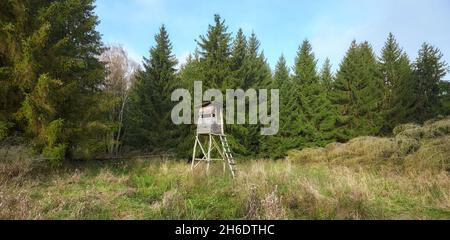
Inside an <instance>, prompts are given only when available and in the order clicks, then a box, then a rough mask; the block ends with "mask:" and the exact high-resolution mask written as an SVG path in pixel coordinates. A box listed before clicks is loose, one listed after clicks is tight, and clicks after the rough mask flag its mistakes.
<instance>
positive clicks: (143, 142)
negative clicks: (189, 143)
mask: <svg viewBox="0 0 450 240" xmlns="http://www.w3.org/2000/svg"><path fill="white" fill-rule="evenodd" d="M155 40H156V46H155V47H153V48H152V49H150V58H149V59H145V61H144V70H143V71H142V72H140V73H139V75H138V76H137V80H136V84H135V86H134V87H133V89H132V92H131V103H130V106H129V109H128V113H127V120H126V124H127V129H128V130H127V135H126V136H125V142H126V144H127V145H129V146H132V147H135V148H139V149H141V150H147V151H164V150H168V149H170V148H173V147H175V146H176V144H177V143H176V141H173V138H174V137H175V135H174V134H176V133H175V132H174V127H173V124H172V122H171V120H170V114H171V110H172V107H173V106H174V105H173V103H172V102H171V99H170V97H171V94H172V91H173V90H174V89H175V87H176V85H177V83H176V81H177V77H176V75H175V71H176V69H175V66H176V64H177V60H176V59H175V57H174V56H173V54H172V45H171V43H170V40H169V35H168V33H167V31H166V28H165V27H164V25H163V26H162V27H161V28H160V32H159V34H158V35H156V36H155Z"/></svg>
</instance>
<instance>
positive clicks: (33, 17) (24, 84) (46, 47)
mask: <svg viewBox="0 0 450 240" xmlns="http://www.w3.org/2000/svg"><path fill="white" fill-rule="evenodd" d="M2 4H4V6H3V7H2V15H1V16H2V17H5V19H4V20H5V21H2V27H1V28H0V29H1V30H0V31H1V33H0V35H2V36H5V38H3V37H2V38H1V40H0V46H1V47H0V52H1V53H0V59H1V60H0V61H1V62H2V65H1V66H2V67H1V70H0V81H1V82H2V84H1V86H2V87H1V93H2V98H1V99H2V100H1V101H2V102H1V104H2V105H3V106H5V110H3V108H2V111H1V113H0V114H2V115H7V116H6V117H4V116H0V118H1V119H7V120H8V121H11V122H13V123H15V126H16V128H17V129H15V130H19V131H24V132H26V133H27V134H28V135H29V136H30V137H31V138H32V139H33V142H34V145H35V148H36V151H37V152H43V151H44V150H45V152H46V153H52V155H55V156H57V157H58V158H61V157H62V156H65V155H66V153H65V150H66V149H67V150H70V149H73V148H72V147H73V146H75V145H77V141H83V140H84V136H86V135H89V133H88V132H87V129H82V127H83V126H86V125H87V123H89V122H90V121H93V120H94V119H95V120H98V119H99V117H100V114H99V112H98V109H97V106H98V105H97V103H98V102H99V101H98V98H99V95H100V94H99V92H100V88H101V85H102V83H103V81H104V66H103V65H102V63H100V62H99V60H98V58H97V56H98V55H99V54H100V53H101V51H102V50H103V49H102V46H101V42H100V34H99V33H98V32H97V31H96V30H95V27H96V25H97V23H98V20H97V16H95V14H94V5H93V1H92V0H65V1H26V2H18V1H7V2H5V3H2ZM3 11H5V13H4V14H3ZM4 82H5V83H6V84H3V83H4ZM4 97H5V98H4ZM4 99H6V100H4ZM60 122H61V123H62V122H64V128H63V129H59V124H58V123H60ZM56 129H57V131H56V132H57V134H56V132H52V130H56ZM55 134H56V135H59V136H56V135H55ZM56 139H57V140H56ZM78 143H79V142H78ZM62 146H67V147H62ZM55 152H56V153H55ZM53 153H55V154H53Z"/></svg>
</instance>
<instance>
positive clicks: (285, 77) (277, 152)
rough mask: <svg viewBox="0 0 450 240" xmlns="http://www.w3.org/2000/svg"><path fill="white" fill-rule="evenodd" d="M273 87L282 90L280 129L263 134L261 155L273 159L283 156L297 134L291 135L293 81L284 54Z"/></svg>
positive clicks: (277, 68)
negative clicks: (272, 133) (274, 133)
mask: <svg viewBox="0 0 450 240" xmlns="http://www.w3.org/2000/svg"><path fill="white" fill-rule="evenodd" d="M272 88H274V89H279V90H280V119H279V120H280V129H279V132H278V134H277V135H275V136H263V137H262V140H261V147H260V151H261V155H262V157H269V158H272V159H278V158H282V157H284V156H285V155H286V153H287V150H288V149H289V146H290V144H289V141H291V139H293V138H295V137H296V136H292V135H291V129H290V125H289V123H291V122H293V119H292V115H291V109H290V108H289V100H290V99H292V94H295V92H294V91H292V89H293V88H292V81H291V78H290V73H289V68H288V66H287V64H286V59H285V58H284V56H283V55H282V56H281V57H280V58H279V60H278V62H277V65H276V67H275V74H274V77H273V85H272Z"/></svg>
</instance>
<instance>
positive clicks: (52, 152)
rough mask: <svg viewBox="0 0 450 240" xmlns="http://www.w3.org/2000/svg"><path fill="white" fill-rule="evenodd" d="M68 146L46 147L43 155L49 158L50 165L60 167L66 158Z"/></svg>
mask: <svg viewBox="0 0 450 240" xmlns="http://www.w3.org/2000/svg"><path fill="white" fill-rule="evenodd" d="M66 149H67V146H66V145H65V144H59V145H57V146H54V147H46V148H44V151H43V152H42V154H43V155H44V156H45V157H46V158H48V160H49V163H50V165H52V166H60V165H61V163H62V161H63V160H64V158H65V156H66Z"/></svg>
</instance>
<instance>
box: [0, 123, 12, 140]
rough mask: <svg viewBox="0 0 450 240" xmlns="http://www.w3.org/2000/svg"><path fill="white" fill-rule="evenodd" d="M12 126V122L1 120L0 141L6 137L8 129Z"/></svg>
mask: <svg viewBox="0 0 450 240" xmlns="http://www.w3.org/2000/svg"><path fill="white" fill-rule="evenodd" d="M9 128H10V124H9V123H7V122H4V121H0V141H2V140H3V139H5V138H6V137H7V136H8V130H9Z"/></svg>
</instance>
